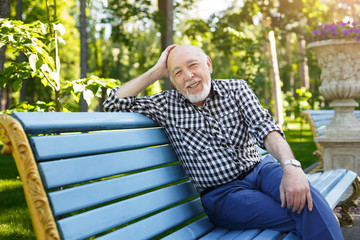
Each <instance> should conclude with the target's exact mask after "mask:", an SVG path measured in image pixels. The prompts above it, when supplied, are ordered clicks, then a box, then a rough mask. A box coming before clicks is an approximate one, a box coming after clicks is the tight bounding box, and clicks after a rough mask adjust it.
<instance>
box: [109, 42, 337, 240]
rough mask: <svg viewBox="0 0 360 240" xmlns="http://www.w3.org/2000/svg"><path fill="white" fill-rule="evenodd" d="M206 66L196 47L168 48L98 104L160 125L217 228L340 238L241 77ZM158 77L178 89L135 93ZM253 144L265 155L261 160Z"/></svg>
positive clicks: (318, 196) (317, 195)
mask: <svg viewBox="0 0 360 240" xmlns="http://www.w3.org/2000/svg"><path fill="white" fill-rule="evenodd" d="M212 71H213V68H212V63H211V59H210V58H209V57H208V56H207V55H206V54H205V53H204V52H203V51H202V50H201V49H200V48H198V47H196V46H192V45H171V46H169V47H167V48H166V49H165V50H164V52H162V54H161V56H160V58H159V60H158V62H157V63H156V64H155V66H154V67H152V68H151V69H150V70H148V71H147V72H145V73H144V74H142V75H140V76H139V77H137V78H135V79H133V80H131V81H129V82H127V83H126V84H124V85H123V86H121V87H118V88H115V89H113V90H112V91H111V93H110V96H109V98H108V99H107V100H106V101H105V102H104V109H105V110H106V111H112V112H114V111H130V112H140V113H143V114H145V115H147V116H148V117H150V118H152V119H153V120H154V121H156V122H158V123H159V124H160V125H161V126H162V127H163V128H164V130H165V132H166V134H167V135H168V137H169V139H170V141H171V143H172V145H173V147H174V149H175V152H176V154H177V156H178V157H179V159H180V161H181V163H182V166H183V168H184V169H185V171H186V173H187V174H188V176H189V178H190V180H191V182H192V184H193V186H194V187H195V188H196V190H197V191H198V192H199V193H200V196H201V200H202V204H203V206H204V209H205V211H206V213H207V215H208V217H209V219H210V221H212V222H213V223H214V224H215V225H217V226H220V227H224V228H229V229H249V228H262V229H272V230H277V231H281V232H294V233H295V234H296V235H297V236H298V238H299V239H317V240H319V239H326V240H329V239H336V240H339V239H343V237H342V233H341V230H340V227H339V225H338V222H337V221H336V218H335V217H334V214H333V212H332V209H331V208H330V207H329V205H328V204H327V202H326V201H325V200H324V198H323V197H322V195H321V194H320V193H319V192H318V191H317V190H316V189H314V188H313V187H312V186H311V185H309V182H308V180H307V178H306V175H305V173H304V172H303V170H302V169H301V165H300V163H299V162H298V161H297V160H295V158H294V155H293V153H292V151H291V149H290V147H289V145H288V144H287V142H286V140H285V137H284V134H283V132H282V131H281V129H280V128H279V127H278V126H277V125H276V124H275V122H274V120H273V119H272V117H271V115H270V114H269V112H268V111H267V110H265V109H264V108H263V107H262V106H261V105H260V103H259V101H258V99H257V97H256V96H255V94H254V93H253V92H252V91H251V89H250V88H249V87H248V85H247V84H246V82H245V81H244V80H234V79H230V80H220V79H217V80H215V79H212V78H211V74H212ZM163 77H170V79H171V82H172V84H173V85H174V87H175V88H176V90H170V91H162V92H160V93H158V94H154V95H151V96H144V97H137V95H138V94H139V93H140V92H141V91H143V90H144V89H145V88H146V87H147V86H149V85H151V84H152V83H154V82H155V81H157V80H158V79H161V78H163ZM255 141H256V142H257V144H258V145H259V146H260V147H262V148H265V149H267V150H268V151H269V153H270V155H268V156H266V157H265V158H264V159H262V158H261V156H260V154H259V153H258V151H257V150H256V147H255V144H254V142H255ZM275 159H276V160H275Z"/></svg>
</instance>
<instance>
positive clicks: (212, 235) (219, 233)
mask: <svg viewBox="0 0 360 240" xmlns="http://www.w3.org/2000/svg"><path fill="white" fill-rule="evenodd" d="M229 231H230V230H229V229H226V228H215V229H214V230H213V231H211V232H209V233H208V234H206V235H205V236H204V237H202V238H200V239H199V240H212V239H219V238H221V237H223V236H224V235H225V234H227V233H228V232H229Z"/></svg>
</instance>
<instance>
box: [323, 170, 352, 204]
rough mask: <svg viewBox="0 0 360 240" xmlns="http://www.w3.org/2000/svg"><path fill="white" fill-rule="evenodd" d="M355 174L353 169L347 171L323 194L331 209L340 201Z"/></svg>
mask: <svg viewBox="0 0 360 240" xmlns="http://www.w3.org/2000/svg"><path fill="white" fill-rule="evenodd" d="M356 176H357V174H356V173H355V172H353V171H347V172H346V174H345V175H344V176H343V178H342V179H341V180H340V181H339V182H338V183H337V184H336V186H334V187H333V188H332V189H331V191H329V193H328V194H327V195H326V196H325V199H326V201H327V202H328V203H329V205H330V207H331V208H332V209H333V208H335V207H336V205H337V204H338V203H339V202H340V200H341V198H342V197H343V196H344V194H345V193H346V191H347V189H348V188H349V186H351V184H352V183H353V181H354V180H355V178H356Z"/></svg>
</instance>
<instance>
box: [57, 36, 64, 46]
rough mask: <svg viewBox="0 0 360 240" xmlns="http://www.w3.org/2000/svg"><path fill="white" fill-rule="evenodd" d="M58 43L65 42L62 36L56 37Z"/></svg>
mask: <svg viewBox="0 0 360 240" xmlns="http://www.w3.org/2000/svg"><path fill="white" fill-rule="evenodd" d="M57 39H58V41H59V43H62V44H66V42H65V40H64V39H63V38H62V37H58V38H57Z"/></svg>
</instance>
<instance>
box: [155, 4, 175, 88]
mask: <svg viewBox="0 0 360 240" xmlns="http://www.w3.org/2000/svg"><path fill="white" fill-rule="evenodd" d="M158 5H159V13H160V32H161V51H164V50H165V48H166V47H167V46H169V45H171V44H173V35H174V31H173V10H174V9H173V0H158ZM165 89H172V84H171V82H170V80H169V79H168V78H167V79H165Z"/></svg>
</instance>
